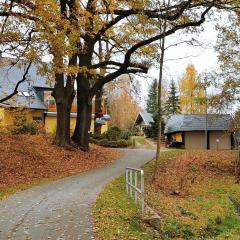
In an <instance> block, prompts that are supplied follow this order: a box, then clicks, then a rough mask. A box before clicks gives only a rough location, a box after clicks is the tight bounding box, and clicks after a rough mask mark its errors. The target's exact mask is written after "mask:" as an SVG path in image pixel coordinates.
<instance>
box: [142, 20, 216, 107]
mask: <svg viewBox="0 0 240 240" xmlns="http://www.w3.org/2000/svg"><path fill="white" fill-rule="evenodd" d="M203 27H204V31H202V32H201V33H200V34H198V35H196V34H194V35H193V37H194V39H197V40H198V41H199V42H200V43H201V45H202V46H201V47H199V46H190V45H189V44H181V45H179V46H177V47H176V46H174V47H170V48H168V49H167V50H166V51H165V63H164V76H163V81H164V82H165V84H168V83H169V82H170V81H171V79H173V80H174V81H175V82H176V83H177V82H178V81H179V79H180V78H181V77H182V76H183V74H184V73H185V70H186V67H187V65H188V64H194V66H195V68H196V69H197V72H198V74H201V73H204V72H209V71H212V70H217V68H218V59H217V53H216V52H215V50H214V45H215V43H216V40H217V31H216V30H215V27H214V26H213V25H211V24H210V23H204V25H203ZM191 37H192V36H191ZM191 37H190V36H189V37H186V36H181V34H175V35H173V36H171V37H169V38H167V39H166V46H168V45H172V44H173V43H176V42H181V41H182V40H184V39H191ZM158 75H159V68H156V67H152V68H151V69H150V70H149V73H148V74H147V76H146V78H147V80H146V79H143V81H141V90H142V94H143V97H142V98H141V106H142V107H144V106H145V102H146V99H147V92H148V88H149V86H150V84H151V81H152V79H154V78H158Z"/></svg>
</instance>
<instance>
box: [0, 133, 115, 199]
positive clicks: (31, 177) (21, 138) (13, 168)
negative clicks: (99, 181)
mask: <svg viewBox="0 0 240 240" xmlns="http://www.w3.org/2000/svg"><path fill="white" fill-rule="evenodd" d="M118 156H119V152H117V151H115V150H111V149H107V148H102V147H99V146H95V145H92V146H91V149H90V151H89V152H82V151H80V150H78V149H74V148H73V149H70V150H66V149H63V148H59V147H57V146H55V145H53V144H52V139H51V138H47V137H45V136H42V135H14V136H12V135H5V134H3V135H1V136H0V172H1V174H0V199H1V198H2V197H4V196H6V195H8V194H9V193H11V192H15V191H16V190H19V189H23V188H25V187H28V186H30V185H34V184H36V183H39V182H43V181H47V180H49V179H55V178H59V177H63V176H67V175H71V174H74V173H79V172H84V171H87V170H90V169H93V168H97V167H100V166H103V165H104V164H107V163H110V162H112V161H113V160H115V159H117V158H118Z"/></svg>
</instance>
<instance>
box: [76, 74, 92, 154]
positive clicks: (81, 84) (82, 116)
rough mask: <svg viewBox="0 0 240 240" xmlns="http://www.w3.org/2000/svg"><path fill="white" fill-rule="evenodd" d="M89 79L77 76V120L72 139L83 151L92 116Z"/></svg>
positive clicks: (87, 142) (87, 143)
mask: <svg viewBox="0 0 240 240" xmlns="http://www.w3.org/2000/svg"><path fill="white" fill-rule="evenodd" d="M89 89H90V84H89V79H87V78H86V77H84V76H82V75H80V74H79V75H78V77H77V121H76V127H75V130H74V133H73V136H72V140H73V141H74V142H75V143H76V144H77V145H78V147H79V148H80V149H81V150H83V151H88V150H89V132H90V127H91V117H92V102H91V101H90V102H89Z"/></svg>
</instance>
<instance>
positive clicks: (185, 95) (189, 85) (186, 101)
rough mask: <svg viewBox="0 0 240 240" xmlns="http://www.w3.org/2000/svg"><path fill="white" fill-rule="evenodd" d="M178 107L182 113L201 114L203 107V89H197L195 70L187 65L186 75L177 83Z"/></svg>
mask: <svg viewBox="0 0 240 240" xmlns="http://www.w3.org/2000/svg"><path fill="white" fill-rule="evenodd" d="M179 91H180V96H179V99H180V107H181V110H182V113H185V114H186V113H188V114H203V113H205V107H204V104H203V103H202V100H203V99H204V98H205V93H204V89H202V88H200V87H199V84H198V75H197V70H196V69H195V66H194V65H193V64H189V65H188V66H187V68H186V73H185V74H184V76H183V77H182V78H181V79H180V82H179Z"/></svg>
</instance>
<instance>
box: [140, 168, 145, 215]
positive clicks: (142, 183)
mask: <svg viewBox="0 0 240 240" xmlns="http://www.w3.org/2000/svg"><path fill="white" fill-rule="evenodd" d="M141 192H142V194H141V195H142V203H141V204H142V213H143V212H144V172H143V170H141Z"/></svg>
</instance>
